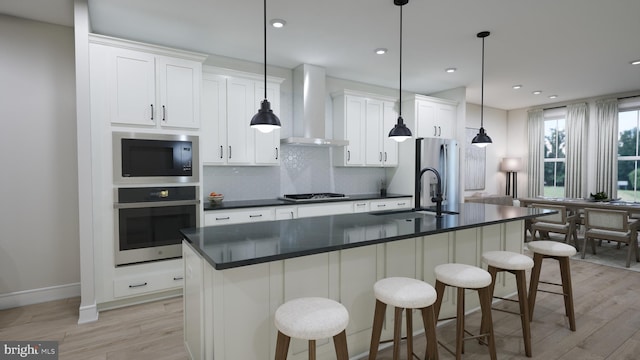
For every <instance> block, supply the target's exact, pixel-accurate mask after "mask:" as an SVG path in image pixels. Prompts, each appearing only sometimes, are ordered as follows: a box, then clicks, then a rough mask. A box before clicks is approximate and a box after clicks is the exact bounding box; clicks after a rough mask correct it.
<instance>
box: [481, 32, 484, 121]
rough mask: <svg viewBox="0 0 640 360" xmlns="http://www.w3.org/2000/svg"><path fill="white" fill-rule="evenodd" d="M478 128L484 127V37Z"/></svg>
mask: <svg viewBox="0 0 640 360" xmlns="http://www.w3.org/2000/svg"><path fill="white" fill-rule="evenodd" d="M480 84H481V85H480V127H481V128H482V127H484V37H483V38H482V80H481V83H480Z"/></svg>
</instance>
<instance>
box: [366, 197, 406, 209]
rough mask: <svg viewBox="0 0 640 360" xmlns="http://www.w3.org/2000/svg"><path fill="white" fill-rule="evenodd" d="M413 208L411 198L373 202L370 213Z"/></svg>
mask: <svg viewBox="0 0 640 360" xmlns="http://www.w3.org/2000/svg"><path fill="white" fill-rule="evenodd" d="M410 207H411V198H410V197H406V198H393V199H383V200H371V202H370V204H369V211H385V210H396V209H408V208H410Z"/></svg>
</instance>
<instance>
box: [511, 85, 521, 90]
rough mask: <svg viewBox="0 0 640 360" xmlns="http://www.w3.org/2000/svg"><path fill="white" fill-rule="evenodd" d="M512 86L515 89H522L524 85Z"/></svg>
mask: <svg viewBox="0 0 640 360" xmlns="http://www.w3.org/2000/svg"><path fill="white" fill-rule="evenodd" d="M512 88H513V90H518V89H522V85H513V86H512Z"/></svg>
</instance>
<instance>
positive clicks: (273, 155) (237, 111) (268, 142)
mask: <svg viewBox="0 0 640 360" xmlns="http://www.w3.org/2000/svg"><path fill="white" fill-rule="evenodd" d="M281 81H282V79H276V78H272V79H271V80H269V81H268V83H267V97H268V99H269V102H270V103H271V109H272V110H273V111H274V113H276V114H277V115H278V114H279V113H280V82H281ZM263 99H264V81H261V80H259V77H258V76H257V75H252V74H246V73H238V72H230V71H225V70H224V69H218V68H213V67H208V66H205V68H204V74H203V80H202V127H201V128H202V132H201V141H200V143H201V144H202V145H201V146H202V158H203V164H205V165H234V166H235V165H243V166H244V165H256V166H270V165H279V164H280V130H274V131H272V132H270V133H266V134H265V133H261V132H259V131H258V130H255V129H253V128H251V127H250V126H249V122H250V121H251V118H252V117H253V116H254V115H255V114H256V113H257V112H258V109H259V108H260V103H261V102H262V100H263Z"/></svg>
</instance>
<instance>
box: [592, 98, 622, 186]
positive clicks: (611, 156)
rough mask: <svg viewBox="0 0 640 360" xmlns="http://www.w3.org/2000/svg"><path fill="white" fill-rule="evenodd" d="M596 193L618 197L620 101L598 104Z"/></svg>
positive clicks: (612, 100) (611, 100) (609, 100)
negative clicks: (601, 192)
mask: <svg viewBox="0 0 640 360" xmlns="http://www.w3.org/2000/svg"><path fill="white" fill-rule="evenodd" d="M596 128H597V129H596V131H597V134H598V141H597V142H596V147H597V151H596V154H597V155H596V159H595V160H596V189H595V190H596V192H600V191H604V192H605V193H607V195H609V198H612V199H614V198H616V197H617V196H618V186H617V185H618V99H608V100H602V101H597V102H596Z"/></svg>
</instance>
